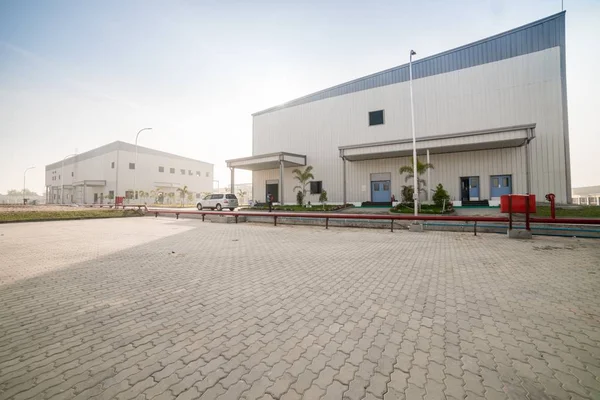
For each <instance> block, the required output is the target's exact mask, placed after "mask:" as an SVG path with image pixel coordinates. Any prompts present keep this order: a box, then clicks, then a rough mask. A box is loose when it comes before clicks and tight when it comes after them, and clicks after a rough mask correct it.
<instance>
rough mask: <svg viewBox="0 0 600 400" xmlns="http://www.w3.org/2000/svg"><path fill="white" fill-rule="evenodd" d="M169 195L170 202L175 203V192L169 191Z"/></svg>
mask: <svg viewBox="0 0 600 400" xmlns="http://www.w3.org/2000/svg"><path fill="white" fill-rule="evenodd" d="M167 197H169V203H170V204H173V199H174V198H175V193H173V192H169V193H168V194H167Z"/></svg>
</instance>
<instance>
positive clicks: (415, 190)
mask: <svg viewBox="0 0 600 400" xmlns="http://www.w3.org/2000/svg"><path fill="white" fill-rule="evenodd" d="M415 55H417V52H416V51H414V50H411V51H410V57H409V62H408V76H409V78H408V79H409V84H410V120H411V121H412V140H413V178H414V183H413V201H414V207H415V217H416V216H417V215H419V189H418V187H419V185H418V180H419V177H418V174H417V136H416V134H415V102H414V100H413V84H412V57H413V56H415Z"/></svg>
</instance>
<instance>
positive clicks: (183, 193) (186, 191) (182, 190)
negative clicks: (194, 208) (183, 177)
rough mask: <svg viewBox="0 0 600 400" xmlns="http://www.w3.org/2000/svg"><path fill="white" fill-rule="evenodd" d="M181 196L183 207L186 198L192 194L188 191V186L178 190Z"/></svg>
mask: <svg viewBox="0 0 600 400" xmlns="http://www.w3.org/2000/svg"><path fill="white" fill-rule="evenodd" d="M177 192H178V193H179V196H181V205H182V206H183V202H184V201H185V196H186V195H187V194H188V193H189V192H190V191H189V190H188V187H187V185H184V186H183V187H182V188H179V189H177Z"/></svg>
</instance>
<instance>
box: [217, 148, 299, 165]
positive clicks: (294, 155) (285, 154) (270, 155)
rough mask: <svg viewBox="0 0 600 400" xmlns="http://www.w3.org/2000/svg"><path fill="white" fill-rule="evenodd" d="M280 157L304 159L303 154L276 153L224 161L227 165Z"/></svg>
mask: <svg viewBox="0 0 600 400" xmlns="http://www.w3.org/2000/svg"><path fill="white" fill-rule="evenodd" d="M281 155H283V156H292V157H304V158H306V155H304V154H295V153H288V152H286V151H278V152H276V153H267V154H257V155H255V156H249V157H242V158H232V159H230V160H225V163H227V164H229V163H231V162H235V161H249V160H252V159H255V158H264V157H273V156H281Z"/></svg>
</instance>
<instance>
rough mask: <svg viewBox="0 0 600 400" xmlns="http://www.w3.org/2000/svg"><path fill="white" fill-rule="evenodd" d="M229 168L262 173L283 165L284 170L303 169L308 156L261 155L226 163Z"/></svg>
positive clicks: (286, 154) (282, 153) (287, 154)
mask: <svg viewBox="0 0 600 400" xmlns="http://www.w3.org/2000/svg"><path fill="white" fill-rule="evenodd" d="M225 162H226V163H227V166H228V167H229V168H237V169H245V170H249V171H261V170H265V169H277V168H279V167H280V166H281V164H282V163H283V167H284V168H288V167H302V166H304V165H306V156H304V155H300V154H292V153H285V152H279V153H270V154H260V155H257V156H252V157H245V158H236V159H234V160H227V161H225Z"/></svg>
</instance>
